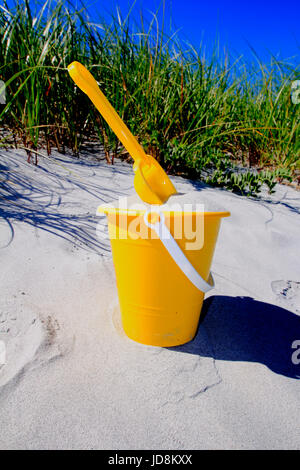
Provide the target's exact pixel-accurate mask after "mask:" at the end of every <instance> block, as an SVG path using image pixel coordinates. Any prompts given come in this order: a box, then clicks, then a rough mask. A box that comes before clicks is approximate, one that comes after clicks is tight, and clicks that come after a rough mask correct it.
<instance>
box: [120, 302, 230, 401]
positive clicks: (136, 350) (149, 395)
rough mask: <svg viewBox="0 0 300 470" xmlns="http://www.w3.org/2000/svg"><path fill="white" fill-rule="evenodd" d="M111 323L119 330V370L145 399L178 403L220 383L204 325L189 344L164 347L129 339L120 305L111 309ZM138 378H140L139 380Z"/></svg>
mask: <svg viewBox="0 0 300 470" xmlns="http://www.w3.org/2000/svg"><path fill="white" fill-rule="evenodd" d="M112 322H113V325H114V328H115V330H116V332H117V335H116V340H117V342H118V345H117V347H116V351H117V353H118V355H119V362H120V367H119V370H120V371H122V376H123V377H124V378H126V380H128V381H134V382H135V387H136V388H137V389H140V392H141V393H143V395H144V397H145V399H146V400H148V399H151V400H154V401H156V402H157V404H158V405H159V406H164V405H165V404H167V403H178V402H179V401H181V400H183V399H185V398H195V397H196V396H197V395H200V394H201V393H202V392H204V391H206V390H208V389H209V388H211V387H213V386H214V385H217V384H218V383H220V382H221V377H220V375H219V373H218V370H217V368H216V366H215V361H214V359H213V352H212V351H211V345H210V341H209V338H208V335H207V333H206V330H205V328H204V327H203V326H201V327H200V328H199V331H198V334H197V336H196V338H195V339H194V340H193V341H191V342H189V343H187V344H186V345H182V346H178V347H173V348H161V347H155V346H145V345H143V344H139V343H136V342H134V341H132V340H130V339H129V338H127V336H126V335H125V333H124V331H123V328H122V322H121V316H120V310H119V307H117V306H115V307H114V308H113V311H112ZM209 352H210V354H208V353H209ZM136 377H139V381H138V382H137V381H136Z"/></svg>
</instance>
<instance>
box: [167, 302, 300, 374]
mask: <svg viewBox="0 0 300 470" xmlns="http://www.w3.org/2000/svg"><path fill="white" fill-rule="evenodd" d="M203 327H204V328H205V330H206V331H207V333H208V336H209V339H210V342H211V350H210V351H208V352H207V354H206V353H205V352H203V347H202V338H201V336H202V333H201V329H202V328H203ZM295 340H299V341H300V317H299V316H297V315H295V314H294V313H292V312H290V311H289V310H285V309H283V308H280V307H277V306H275V305H272V304H268V303H265V302H259V301H257V300H254V299H252V298H250V297H227V296H212V297H209V298H208V299H207V300H205V301H204V303H203V310H202V313H201V321H200V324H199V328H198V332H197V335H196V337H195V338H194V340H193V341H191V342H189V343H187V344H184V345H182V346H177V347H174V348H169V349H172V350H174V351H178V352H184V353H190V354H196V351H197V349H198V348H197V344H198V343H199V346H200V348H199V349H200V350H201V353H200V354H201V356H210V355H211V354H213V356H214V359H219V360H224V361H245V362H257V363H260V364H264V365H265V366H267V367H268V368H269V369H270V370H272V371H273V372H275V373H277V374H280V375H284V376H286V377H290V378H294V379H300V363H299V364H294V363H293V362H296V361H295V360H294V361H292V355H293V353H296V352H297V350H296V349H293V348H292V344H293V342H294V341H295ZM298 348H299V346H298ZM199 349H198V350H199ZM212 351H213V353H212ZM295 356H296V354H294V357H295ZM297 357H298V358H299V359H300V351H299V354H298V353H297Z"/></svg>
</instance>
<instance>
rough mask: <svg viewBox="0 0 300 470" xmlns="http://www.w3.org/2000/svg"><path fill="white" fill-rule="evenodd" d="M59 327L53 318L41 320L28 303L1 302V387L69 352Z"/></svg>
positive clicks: (21, 301)
mask: <svg viewBox="0 0 300 470" xmlns="http://www.w3.org/2000/svg"><path fill="white" fill-rule="evenodd" d="M59 330H60V327H59V325H58V323H57V322H56V321H55V320H54V319H53V318H52V317H51V316H50V315H48V316H45V317H44V318H41V317H40V316H39V315H38V314H37V312H36V310H35V309H34V308H32V307H31V306H30V305H28V304H26V301H24V300H23V299H22V300H19V301H18V300H17V299H16V298H14V299H12V300H0V344H1V348H2V349H1V350H2V354H1V357H2V359H3V360H2V361H1V364H0V393H1V387H3V386H5V385H7V384H8V383H10V382H12V381H16V380H17V379H18V377H19V376H20V374H21V373H23V372H24V371H25V370H28V369H32V368H36V367H38V366H39V365H41V364H43V363H45V362H48V361H50V360H52V359H54V358H57V357H59V356H61V355H63V354H65V353H66V352H67V350H69V348H70V345H71V343H70V341H69V340H67V341H66V340H64V342H62V340H61V338H60V331H59Z"/></svg>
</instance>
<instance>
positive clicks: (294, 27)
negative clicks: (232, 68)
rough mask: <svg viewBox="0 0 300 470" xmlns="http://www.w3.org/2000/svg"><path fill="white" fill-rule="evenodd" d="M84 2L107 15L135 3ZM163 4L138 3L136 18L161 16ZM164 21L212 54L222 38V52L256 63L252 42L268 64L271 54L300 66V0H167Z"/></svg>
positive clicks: (143, 0) (124, 10) (146, 0)
mask: <svg viewBox="0 0 300 470" xmlns="http://www.w3.org/2000/svg"><path fill="white" fill-rule="evenodd" d="M82 3H83V4H85V5H87V6H89V11H90V12H91V13H93V11H95V10H96V9H97V10H99V11H101V12H102V13H103V12H104V11H106V12H108V11H112V10H116V6H117V5H119V7H120V10H121V12H122V13H123V16H126V13H127V12H128V9H129V7H130V6H131V5H132V3H133V1H128V0H118V1H115V0H105V1H102V0H82ZM161 4H162V1H159V0H137V1H136V2H135V6H134V8H133V12H132V13H133V15H135V16H136V17H138V15H139V12H140V10H143V11H144V12H147V11H156V10H157V8H158V7H159V5H161ZM161 12H162V8H161ZM146 14H147V13H146ZM165 19H166V25H167V27H169V25H170V21H171V22H172V29H173V30H175V29H177V28H180V33H179V34H180V35H181V37H182V38H183V39H186V40H189V41H190V42H191V43H192V44H193V45H194V46H195V47H196V48H197V47H198V46H199V44H200V42H201V40H202V41H203V44H206V46H207V49H208V50H210V48H211V45H212V43H213V41H214V39H215V38H216V34H217V33H218V35H219V38H220V45H221V47H224V46H227V47H228V48H229V49H230V51H232V52H233V53H234V55H235V56H238V55H239V54H243V55H244V56H245V57H247V58H251V57H252V55H251V51H250V48H249V46H248V44H247V42H249V43H250V44H251V46H252V47H253V48H254V49H255V50H256V52H257V53H258V55H259V57H260V58H261V59H262V60H263V61H268V60H269V58H270V53H272V54H273V55H275V56H276V57H277V58H280V59H286V58H289V57H292V56H297V57H296V58H295V59H294V61H293V62H294V63H295V64H298V63H299V61H300V1H299V0H298V1H296V0H295V1H293V0H281V1H278V0H274V1H270V0H260V1H258V0H252V1H247V0H246V1H243V0H241V1H236V0H235V1H221V0H213V1H212V0H205V1H204V0H198V1H197V0H165Z"/></svg>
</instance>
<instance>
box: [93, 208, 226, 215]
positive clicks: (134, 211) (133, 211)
mask: <svg viewBox="0 0 300 470" xmlns="http://www.w3.org/2000/svg"><path fill="white" fill-rule="evenodd" d="M146 211H147V210H146V209H122V208H121V209H120V208H119V207H104V206H99V207H98V209H97V213H100V214H106V215H111V214H127V215H131V216H134V215H136V216H143V215H144V214H145V212H146ZM158 211H159V209H158ZM153 212H155V209H153ZM162 212H163V213H164V215H166V216H169V215H174V216H177V215H182V213H184V214H185V215H193V214H203V215H204V216H205V217H229V216H230V215H231V213H230V212H229V211H212V212H210V211H203V212H202V211H183V210H182V211H178V210H177V211H171V210H163V211H162Z"/></svg>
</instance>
